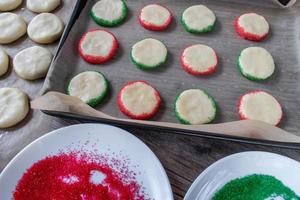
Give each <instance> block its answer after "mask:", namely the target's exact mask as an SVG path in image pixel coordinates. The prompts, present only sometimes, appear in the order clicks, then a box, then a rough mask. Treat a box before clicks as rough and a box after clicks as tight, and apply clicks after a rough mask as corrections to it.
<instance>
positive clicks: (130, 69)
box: [43, 0, 300, 135]
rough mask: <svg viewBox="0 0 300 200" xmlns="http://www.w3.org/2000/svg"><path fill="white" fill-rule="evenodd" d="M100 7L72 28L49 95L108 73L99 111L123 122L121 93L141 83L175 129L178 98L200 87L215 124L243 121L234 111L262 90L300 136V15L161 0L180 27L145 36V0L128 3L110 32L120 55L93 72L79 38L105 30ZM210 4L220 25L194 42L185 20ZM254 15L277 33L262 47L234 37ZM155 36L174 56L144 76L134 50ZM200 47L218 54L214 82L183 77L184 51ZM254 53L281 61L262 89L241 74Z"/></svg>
mask: <svg viewBox="0 0 300 200" xmlns="http://www.w3.org/2000/svg"><path fill="white" fill-rule="evenodd" d="M95 2H96V1H95V0H91V1H88V2H87V4H86V7H85V8H84V10H83V11H82V13H81V15H80V17H79V20H77V22H76V23H75V25H74V26H73V28H72V30H71V32H70V34H69V36H68V38H67V40H66V42H65V44H64V45H63V47H62V49H61V52H60V54H59V55H58V57H57V60H56V62H55V63H54V65H53V66H52V68H51V70H50V73H49V74H48V77H47V79H46V82H45V85H44V88H43V92H46V91H59V92H63V93H65V92H66V87H67V83H68V81H69V80H70V79H71V77H72V76H74V75H75V74H77V73H79V72H82V71H85V70H95V71H100V72H102V73H104V74H105V75H106V76H107V78H108V79H109V80H110V83H111V87H110V89H111V91H110V95H109V97H108V98H106V100H105V102H104V103H103V104H101V105H100V106H99V107H97V109H99V110H101V111H103V112H105V113H107V114H111V115H113V116H116V117H120V118H124V115H123V114H121V113H120V111H119V110H118V108H117V106H116V105H117V104H116V99H117V98H116V97H117V93H118V91H119V90H120V88H121V87H122V85H124V84H125V83H127V82H128V81H132V80H137V79H143V80H146V81H148V82H149V83H150V84H151V85H153V86H155V87H156V88H157V89H158V90H159V91H160V93H161V96H162V99H163V105H162V107H161V109H160V111H159V113H158V115H157V116H156V117H155V118H154V119H153V120H157V121H166V122H177V120H176V118H175V115H174V113H173V110H172V107H173V103H174V100H175V98H176V95H177V94H178V93H180V92H181V91H183V90H185V89H190V88H201V89H205V90H206V91H208V92H209V93H210V94H211V95H212V96H214V97H215V99H216V101H217V103H218V105H219V111H220V112H219V113H218V117H217V119H216V120H215V121H214V123H220V122H228V121H234V120H238V114H237V108H236V104H237V101H238V98H239V97H240V96H241V95H242V94H244V93H246V92H248V91H250V90H254V89H263V90H266V91H268V92H270V93H272V94H273V95H274V96H275V97H276V98H277V99H278V100H279V101H280V102H282V105H283V109H284V112H285V116H284V120H283V122H282V123H281V125H280V127H282V128H284V129H285V130H287V131H289V132H292V133H295V134H297V135H300V124H299V119H300V112H297V110H298V108H299V105H300V86H299V80H300V73H299V71H300V63H299V47H300V42H299V41H300V8H299V7H291V8H289V9H280V8H278V7H277V6H276V5H275V4H272V3H271V1H263V2H262V1H260V0H253V1H246V0H243V1H241V0H227V1H225V0H219V1H217V0H203V1H196V0H189V1H184V0H172V1H171V0H162V1H160V3H161V4H164V5H166V6H167V7H168V8H169V9H170V10H171V11H172V13H173V14H174V19H175V20H174V21H173V23H172V25H171V27H169V29H168V30H166V31H164V32H152V31H148V30H145V29H143V28H142V27H141V26H140V25H139V24H138V21H137V14H138V11H139V10H140V9H141V8H142V7H143V6H144V5H146V4H149V1H147V0H140V1H136V0H127V1H126V2H127V5H128V7H129V10H130V12H129V17H128V19H127V21H126V22H125V23H124V24H123V25H121V26H119V27H116V28H109V31H111V32H113V33H114V34H115V35H116V37H117V38H118V40H119V43H120V49H119V52H118V54H117V56H116V57H115V59H114V60H112V61H110V62H108V63H106V64H104V65H90V64H88V63H86V62H84V61H83V60H82V59H81V58H80V57H79V55H78V53H77V44H78V41H79V39H80V37H81V36H82V35H83V33H84V32H86V31H87V30H89V29H92V28H99V26H98V25H97V24H96V23H94V22H93V21H92V19H91V18H90V17H89V15H88V13H89V10H90V9H91V7H92V5H93V4H94V3H95ZM199 3H202V4H205V5H207V6H208V7H209V8H211V9H212V10H213V11H214V12H215V13H216V15H217V18H218V20H217V24H216V27H215V29H214V31H213V32H211V33H209V34H202V35H193V34H190V33H187V32H185V31H184V30H183V28H182V26H181V24H180V22H179V19H180V15H181V13H182V12H183V11H184V9H185V8H187V7H188V6H191V5H194V4H199ZM251 11H255V12H257V13H260V14H262V15H264V16H265V17H266V18H267V20H268V21H269V23H270V26H271V34H270V37H268V38H267V39H266V40H264V41H263V42H260V43H256V42H251V41H246V40H243V39H241V38H239V36H238V35H237V34H236V33H235V30H234V27H233V21H234V20H235V18H236V17H237V16H239V15H241V14H243V13H245V12H251ZM147 37H152V38H156V39H159V40H161V41H163V42H164V43H165V44H166V46H167V48H168V50H169V53H170V56H169V59H168V62H167V64H166V65H165V66H164V67H162V68H161V69H159V70H157V71H146V72H145V71H141V70H139V69H137V68H136V67H135V66H134V65H133V64H132V63H131V61H130V58H129V53H130V48H131V46H132V45H134V44H135V43H136V42H137V41H139V40H141V39H144V38H147ZM197 43H202V44H206V45H209V46H211V47H213V48H214V49H215V50H216V51H217V53H218V55H219V61H220V63H219V66H218V71H217V72H216V73H215V74H214V75H212V76H208V77H194V76H191V75H189V74H187V73H185V72H184V71H183V70H182V68H181V66H180V62H179V57H180V53H181V50H182V49H183V48H184V47H186V46H188V45H191V44H197ZM249 46H261V47H264V48H266V49H268V50H269V51H270V52H271V54H272V55H273V56H274V59H275V62H276V66H277V69H276V73H275V75H274V76H273V77H272V78H271V79H269V80H267V81H264V82H252V81H249V80H247V79H245V78H244V77H242V76H241V75H240V74H239V72H238V70H237V68H236V59H237V56H238V54H239V53H240V51H241V50H242V49H244V48H246V47H249Z"/></svg>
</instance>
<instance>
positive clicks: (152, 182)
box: [0, 124, 173, 200]
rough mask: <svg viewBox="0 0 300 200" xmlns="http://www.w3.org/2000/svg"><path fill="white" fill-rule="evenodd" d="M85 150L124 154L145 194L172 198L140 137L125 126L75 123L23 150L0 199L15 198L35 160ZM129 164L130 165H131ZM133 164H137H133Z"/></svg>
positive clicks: (0, 187)
mask: <svg viewBox="0 0 300 200" xmlns="http://www.w3.org/2000/svg"><path fill="white" fill-rule="evenodd" d="M78 144H84V149H85V150H87V151H93V150H94V149H97V152H98V153H99V154H108V155H109V156H114V155H116V154H118V153H121V154H122V156H125V157H126V158H128V159H129V160H130V163H131V164H132V166H128V167H129V169H130V170H133V171H135V172H138V173H137V176H136V180H137V181H138V182H139V183H142V187H144V188H145V190H144V191H145V192H146V194H148V195H149V197H150V198H151V199H155V200H162V199H163V200H173V195H172V191H171V187H170V183H169V180H168V177H167V175H166V172H165V170H164V168H163V167H162V165H161V163H160V162H159V160H158V159H157V157H156V156H155V155H154V154H153V152H152V151H151V150H150V149H149V148H148V147H147V146H146V145H145V144H144V143H143V142H142V141H140V140H139V139H137V138H136V137H135V136H133V135H131V134H130V133H128V132H127V131H124V130H122V129H119V128H116V127H112V126H108V125H100V124H82V125H74V126H69V127H66V128H62V129H59V130H56V131H53V132H51V133H49V134H47V135H45V136H43V137H41V138H39V139H37V140H36V141H34V142H33V143H31V144H30V145H28V146H27V147H26V148H25V149H23V150H22V151H21V152H20V153H19V154H18V155H17V156H16V157H15V158H14V159H13V160H12V161H11V162H10V163H9V164H8V165H7V167H6V168H5V169H4V170H3V172H2V173H1V175H0V199H1V200H9V199H12V193H13V191H14V190H15V187H16V184H17V182H18V180H19V179H20V178H21V177H22V175H23V173H24V172H25V171H26V169H28V168H29V167H30V166H32V164H33V163H35V162H37V161H38V160H41V159H43V158H45V157H46V156H49V155H55V154H57V153H58V152H59V150H64V149H65V150H67V149H70V148H71V149H74V150H76V149H77V150H78V148H80V147H79V145H78ZM131 164H130V165H131ZM133 166H134V167H133Z"/></svg>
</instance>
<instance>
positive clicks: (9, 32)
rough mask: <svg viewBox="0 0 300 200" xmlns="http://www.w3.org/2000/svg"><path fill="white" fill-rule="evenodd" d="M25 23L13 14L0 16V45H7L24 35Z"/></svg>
mask: <svg viewBox="0 0 300 200" xmlns="http://www.w3.org/2000/svg"><path fill="white" fill-rule="evenodd" d="M26 27H27V25H26V23H25V21H24V19H23V18H22V17H20V16H19V15H16V14H14V13H8V12H7V13H1V14H0V30H1V31H0V44H9V43H12V42H14V41H16V40H17V39H19V38H20V37H22V36H23V35H24V34H25V33H26Z"/></svg>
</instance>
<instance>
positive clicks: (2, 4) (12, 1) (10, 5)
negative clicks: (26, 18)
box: [0, 0, 22, 12]
mask: <svg viewBox="0 0 300 200" xmlns="http://www.w3.org/2000/svg"><path fill="white" fill-rule="evenodd" d="M21 3H22V0H1V1H0V11H2V12H4V11H11V10H14V9H16V8H17V7H19V6H20V5H21Z"/></svg>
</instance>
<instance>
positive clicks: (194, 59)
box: [180, 44, 218, 75]
mask: <svg viewBox="0 0 300 200" xmlns="http://www.w3.org/2000/svg"><path fill="white" fill-rule="evenodd" d="M180 60H181V65H182V67H183V69H184V70H185V71H186V72H188V73H190V74H192V75H210V74H212V73H214V72H215V71H216V69H217V65H218V56H217V53H216V52H215V51H214V50H213V49H212V48H211V47H209V46H206V45H203V44H196V45H192V46H189V47H187V48H185V49H184V50H183V52H182V54H181V58H180Z"/></svg>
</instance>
